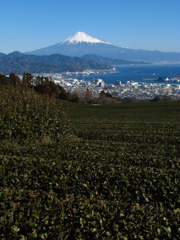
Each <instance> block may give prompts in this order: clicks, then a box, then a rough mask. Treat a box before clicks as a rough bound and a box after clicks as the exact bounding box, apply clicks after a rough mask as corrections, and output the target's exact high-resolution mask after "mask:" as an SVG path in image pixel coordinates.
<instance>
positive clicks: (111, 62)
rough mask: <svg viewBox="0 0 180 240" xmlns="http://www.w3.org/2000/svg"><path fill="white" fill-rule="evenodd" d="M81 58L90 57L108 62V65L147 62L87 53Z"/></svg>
mask: <svg viewBox="0 0 180 240" xmlns="http://www.w3.org/2000/svg"><path fill="white" fill-rule="evenodd" d="M83 58H85V59H91V60H93V61H95V62H97V63H99V64H110V65H129V64H131V65H132V64H133V65H139V64H149V63H148V62H144V61H128V60H123V59H114V58H108V57H102V56H98V55H95V54H87V55H84V56H83Z"/></svg>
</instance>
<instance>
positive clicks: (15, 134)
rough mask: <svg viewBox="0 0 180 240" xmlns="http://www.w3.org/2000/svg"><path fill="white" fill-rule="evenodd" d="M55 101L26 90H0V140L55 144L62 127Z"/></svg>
mask: <svg viewBox="0 0 180 240" xmlns="http://www.w3.org/2000/svg"><path fill="white" fill-rule="evenodd" d="M66 122H67V121H66V115H65V111H64V110H63V108H62V104H61V102H60V101H59V100H56V99H54V98H53V99H52V98H49V97H47V96H40V95H38V94H36V93H34V92H32V91H31V90H30V89H28V88H23V87H22V86H21V87H19V88H13V87H6V88H5V87H4V86H2V87H1V89H0V138H1V139H16V140H23V139H37V138H38V139H43V138H44V137H45V138H49V139H54V140H58V139H59V138H60V136H61V135H62V134H63V132H64V129H65V125H66Z"/></svg>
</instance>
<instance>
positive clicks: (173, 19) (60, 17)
mask: <svg viewBox="0 0 180 240" xmlns="http://www.w3.org/2000/svg"><path fill="white" fill-rule="evenodd" d="M0 8H1V10H2V11H1V25H0V32H1V38H0V52H3V53H10V52H13V51H20V52H26V51H32V50H35V49H38V48H43V47H47V46H50V45H52V44H56V43H59V42H62V41H64V40H65V39H67V38H68V37H69V36H71V35H72V34H74V33H75V32H78V31H82V32H85V33H87V34H89V35H91V36H93V37H96V38H98V39H100V40H103V41H107V42H110V43H111V44H114V45H117V46H123V47H128V48H132V49H144V50H159V51H164V52H180V44H179V42H180V29H179V9H180V1H179V0H164V1H161V0H158V1H157V0H156V1H155V0H152V1H142V0H138V1H133V0H128V1H123V0H121V1H119V0H112V1H109V0H104V1H102V0H96V1H95V0H91V1H83V0H76V1H75V0H66V1H58V0H53V1H42V0H38V1H35V0H26V1H24V0H16V1H13V0H0Z"/></svg>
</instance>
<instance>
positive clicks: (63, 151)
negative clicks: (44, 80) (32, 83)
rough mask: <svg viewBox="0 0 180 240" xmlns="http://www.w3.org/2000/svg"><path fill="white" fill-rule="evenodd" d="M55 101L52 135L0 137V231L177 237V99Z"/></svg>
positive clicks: (28, 235) (36, 235) (11, 235)
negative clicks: (62, 120)
mask: <svg viewBox="0 0 180 240" xmlns="http://www.w3.org/2000/svg"><path fill="white" fill-rule="evenodd" d="M63 105H64V108H65V111H66V112H67V119H68V120H67V121H68V124H67V127H66V129H65V131H64V133H63V135H62V137H61V138H60V139H58V141H55V140H54V141H53V140H48V139H44V140H43V141H37V140H34V141H25V142H23V143H22V144H21V143H20V142H17V141H15V140H8V139H4V140H1V141H0V183H1V184H0V239H2V240H3V239H4V240H5V239H21V240H23V239H62V240H65V239H70V240H71V239H78V240H79V239H90V240H92V239H108V240H111V239H112V240H116V239H119V240H121V239H122V240H129V239H130V240H131V239H141V240H143V239H144V240H145V239H153V240H158V239H174V240H175V239H176V240H177V239H180V102H167V103H162V102H161V103H136V104H114V105H90V104H81V103H80V104H77V103H69V102H64V103H63ZM1 131H3V129H1Z"/></svg>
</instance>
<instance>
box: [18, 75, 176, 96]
mask: <svg viewBox="0 0 180 240" xmlns="http://www.w3.org/2000/svg"><path fill="white" fill-rule="evenodd" d="M90 73H91V72H88V71H87V72H78V73H77V72H76V73H70V72H64V73H56V74H47V73H42V74H33V76H34V79H36V77H37V76H38V75H43V76H44V77H49V78H51V79H52V80H53V81H54V83H56V84H57V85H60V86H62V87H63V88H64V89H65V90H66V92H70V93H74V92H76V93H77V94H78V95H79V96H81V94H82V93H83V92H85V91H86V90H87V89H88V90H89V91H90V92H91V93H92V95H93V97H94V98H96V97H98V96H99V94H100V93H101V92H102V91H104V92H107V93H109V94H111V96H113V97H116V98H122V99H123V98H136V99H138V100H152V99H153V98H154V97H155V96H158V95H163V96H168V97H171V98H173V99H179V98H180V84H177V83H178V82H179V83H180V78H179V77H177V78H175V79H174V78H173V79H169V78H167V79H165V81H166V83H164V84H160V83H149V84H148V83H143V82H142V83H138V82H134V81H127V82H126V83H123V84H122V83H121V81H120V80H117V81H116V82H114V83H111V84H109V83H108V84H107V83H105V82H104V81H103V79H100V78H96V79H94V78H92V80H89V81H87V80H84V79H83V76H84V75H86V74H88V75H89V74H90ZM97 73H99V72H97ZM77 76H82V79H81V80H79V79H77ZM97 76H98V75H97ZM19 77H20V78H21V77H22V76H19ZM168 82H169V83H172V82H174V83H176V84H169V83H168Z"/></svg>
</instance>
